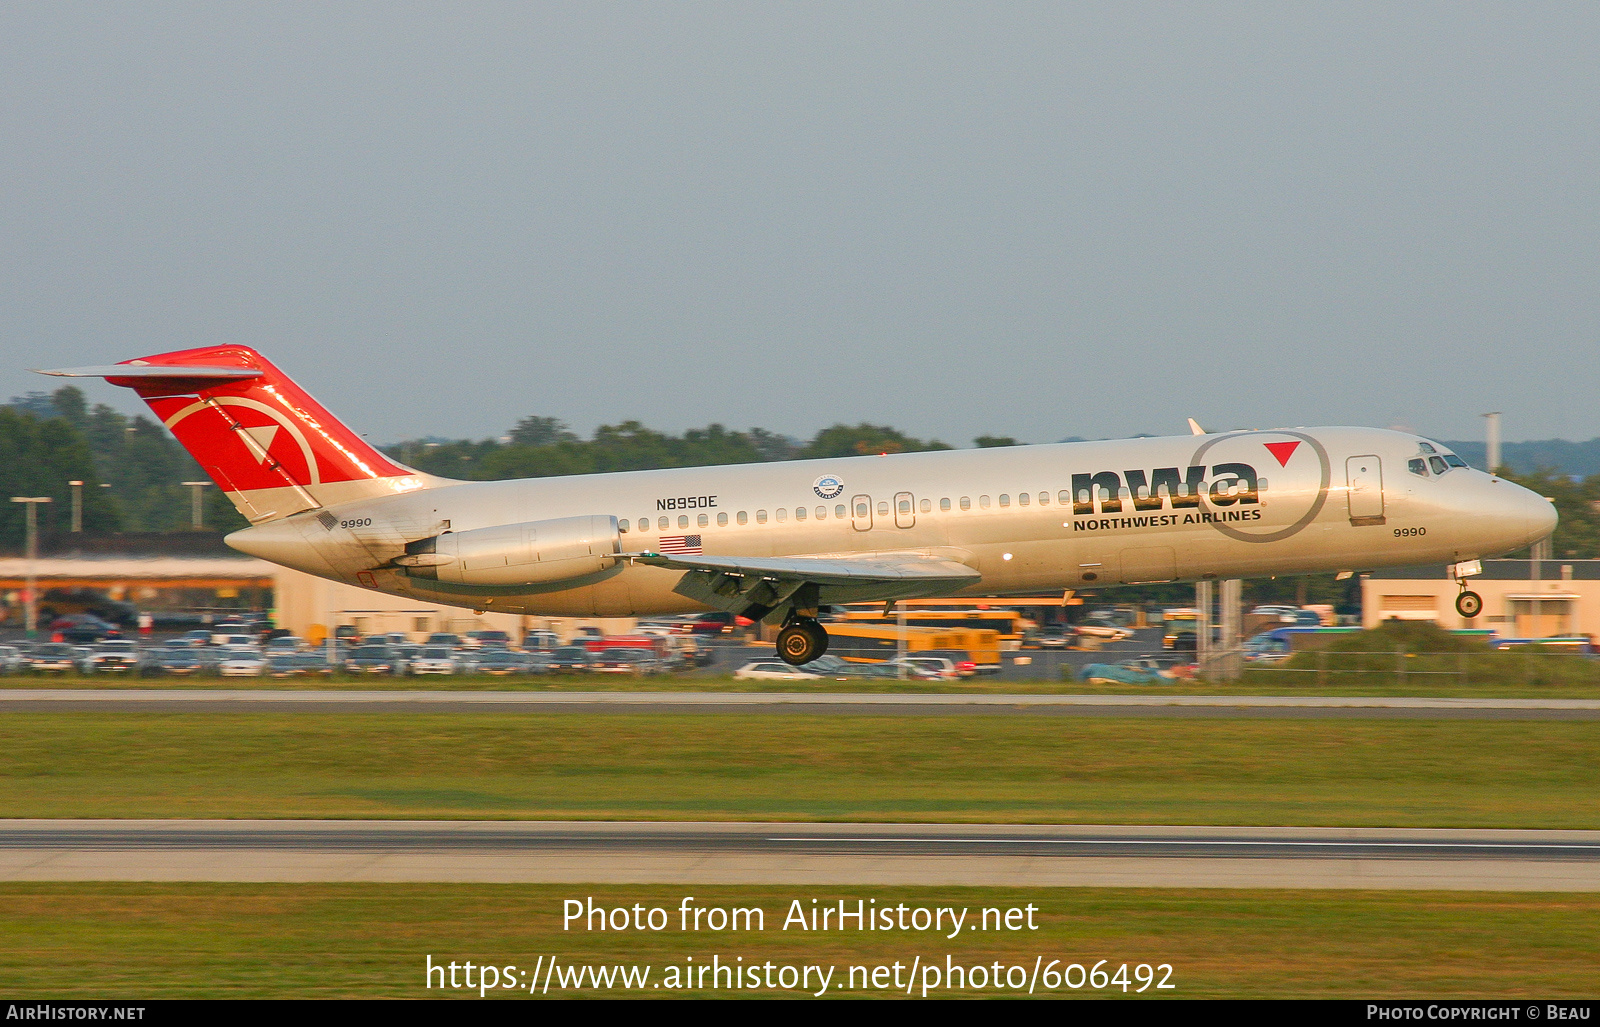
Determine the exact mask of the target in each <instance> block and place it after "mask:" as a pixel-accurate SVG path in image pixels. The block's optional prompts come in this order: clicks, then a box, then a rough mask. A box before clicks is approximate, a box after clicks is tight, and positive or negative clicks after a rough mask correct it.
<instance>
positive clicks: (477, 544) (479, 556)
mask: <svg viewBox="0 0 1600 1027" xmlns="http://www.w3.org/2000/svg"><path fill="white" fill-rule="evenodd" d="M620 552H622V536H621V535H620V534H619V533H618V531H617V519H616V518H615V517H610V516H605V517H602V516H597V515H590V516H586V517H556V518H552V519H550V520H546V521H523V522H522V523H520V524H500V525H496V526H495V527H492V528H476V529H474V530H472V531H447V532H444V533H442V534H439V535H434V536H432V537H431V538H425V539H418V540H417V541H415V542H411V543H409V544H407V545H406V555H404V556H402V557H399V558H398V559H396V560H395V563H396V564H397V565H398V566H401V567H404V568H406V573H407V574H409V575H410V576H411V577H414V578H433V579H435V580H437V581H449V582H454V583H456V584H460V585H536V584H546V583H549V582H555V581H566V580H567V579H569V578H579V577H582V576H583V575H585V574H593V573H595V572H596V571H603V570H605V569H606V568H607V567H610V566H611V565H612V563H614V562H615V559H616V554H618V553H620Z"/></svg>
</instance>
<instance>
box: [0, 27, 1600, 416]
mask: <svg viewBox="0 0 1600 1027" xmlns="http://www.w3.org/2000/svg"><path fill="white" fill-rule="evenodd" d="M1596 54H1600V5H1597V4H1594V3H1592V2H1585V3H1505V4H1475V3H1466V2H1449V3H1426V2H1409V3H1404V4H1393V3H1385V4H1366V3H1358V2H1340V3H1297V4H1282V3H1258V4H1242V3H1214V4H1155V3H1128V2H1116V3H1105V4H1092V3H1079V4H1068V3H1038V4H1022V3H1009V4H1003V3H975V4H933V3H904V4H893V3H840V4H829V3H820V2H818V3H809V2H808V3H803V4H800V3H792V4H780V3H770V2H763V3H746V4H735V3H726V4H694V3H676V2H675V3H662V4H653V3H643V2H631V3H600V2H595V0H584V2H581V3H537V4H535V3H514V4H475V3H465V2H452V3H448V4H444V3H440V4H419V5H407V4H402V3H381V4H358V3H340V4H226V3H207V4H172V3H164V2H157V0H141V2H139V3H132V4H117V3H97V4H73V3H51V4H7V5H3V6H0V197H3V202H0V358H3V359H0V398H3V397H4V396H11V395H16V394H20V393H23V392H26V391H28V390H31V389H39V388H46V389H48V388H51V387H53V384H54V383H52V382H51V381H50V380H48V379H43V378H39V377H38V376H34V375H30V374H28V373H27V371H26V368H30V367H61V366H71V365H77V364H101V363H108V362H112V361H116V360H124V359H128V358H131V357H136V356H141V355H145V354H150V353H157V352H162V351H165V350H174V349H185V348H190V347H195V346H205V345H214V344H221V343H244V344H248V345H252V346H255V347H257V348H258V349H260V350H261V351H262V352H263V353H265V354H266V355H267V356H268V357H269V358H270V359H272V360H273V361H274V362H276V363H277V364H278V365H279V366H280V367H282V368H283V369H284V370H286V371H288V372H289V373H290V374H291V375H292V376H294V377H295V378H296V380H297V381H299V382H300V383H301V384H302V385H303V386H304V387H306V388H307V389H308V390H309V391H310V392H312V393H313V394H314V395H316V396H317V397H318V398H319V399H320V400H321V401H322V402H323V404H324V405H325V406H327V407H329V409H330V410H332V411H333V412H334V413H335V414H337V415H338V416H340V417H341V418H342V419H344V420H345V421H347V422H348V423H349V424H350V425H351V426H352V427H354V428H356V430H358V431H360V432H364V433H368V434H370V435H371V437H372V438H373V440H374V441H389V440H398V439H403V438H416V437H422V436H446V437H452V438H454V437H472V438H479V437H486V436H496V435H500V434H502V433H504V432H505V431H506V430H508V429H509V428H510V426H511V425H513V424H514V423H515V422H516V421H517V420H518V419H520V418H522V417H524V416H527V415H530V414H539V415H546V416H555V417H559V418H561V419H563V420H565V421H567V422H568V423H569V424H570V425H572V426H573V428H574V429H576V430H578V431H580V432H584V433H587V432H588V431H590V430H592V429H593V428H594V427H595V426H596V425H598V424H603V423H616V422H618V421H622V420H626V419H634V420H639V421H642V422H644V423H645V424H647V425H650V426H652V427H655V428H659V429H663V430H671V431H680V430H682V429H684V428H687V427H695V426H703V425H705V424H708V423H712V422H719V423H722V424H725V425H728V426H730V427H734V428H743V427H749V426H759V427H763V428H767V429H770V430H773V431H779V432H783V433H786V434H791V435H795V436H797V437H802V438H804V437H809V436H810V435H812V434H813V433H815V432H816V430H817V429H819V428H821V427H824V426H826V425H829V424H832V423H835V422H840V421H845V422H851V423H854V422H859V421H871V422H874V423H881V424H891V425H894V426H896V427H898V428H900V429H901V430H903V431H906V432H907V433H909V434H912V435H915V436H919V437H930V436H931V437H937V438H940V439H942V440H944V441H946V442H949V443H952V444H955V445H965V444H969V440H971V439H972V438H973V437H974V436H976V435H980V434H993V435H1010V436H1014V437H1017V438H1019V439H1022V440H1024V441H1034V442H1042V441H1053V440H1055V439H1060V438H1064V437H1068V436H1085V437H1090V438H1105V437H1115V436H1120V435H1127V434H1134V433H1155V434H1168V433H1183V432H1185V431H1186V428H1185V421H1184V419H1185V418H1186V417H1194V418H1196V419H1197V420H1198V421H1200V423H1201V424H1203V425H1205V426H1206V427H1208V428H1214V429H1224V428H1239V427H1275V426H1290V425H1315V424H1369V425H1378V426H1399V427H1405V428H1409V429H1411V430H1414V431H1417V432H1420V433H1423V434H1427V435H1431V436H1434V437H1440V438H1457V439H1472V438H1479V437H1481V435H1482V423H1483V422H1482V420H1481V418H1480V417H1479V415H1480V414H1481V413H1483V412H1485V411H1489V410H1498V411H1502V412H1503V414H1504V420H1503V423H1504V435H1505V437H1506V438H1507V439H1508V440H1514V439H1538V438H1552V437H1564V438H1571V439H1587V438H1590V437H1593V436H1597V435H1600V405H1597V403H1596V402H1595V400H1596V398H1597V395H1600V60H1597V59H1596V56H1595V55H1596ZM88 391H89V392H90V395H91V399H93V400H96V401H105V402H112V403H113V404H114V405H117V406H118V407H119V408H121V409H125V410H130V411H131V410H134V409H136V401H134V400H132V397H131V396H127V395H126V394H120V390H117V389H113V388H111V387H109V386H106V385H104V384H103V383H91V384H90V385H89V386H88Z"/></svg>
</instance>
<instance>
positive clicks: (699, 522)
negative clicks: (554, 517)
mask: <svg viewBox="0 0 1600 1027" xmlns="http://www.w3.org/2000/svg"><path fill="white" fill-rule="evenodd" d="M896 502H897V504H898V512H899V513H902V514H909V513H910V512H911V500H910V499H900V500H897V501H896ZM956 502H957V503H958V504H959V505H960V507H961V509H963V510H971V509H972V497H971V496H962V497H961V498H960V499H959V500H956ZM997 502H998V504H999V506H1000V508H1001V509H1002V510H1003V509H1007V508H1009V507H1010V506H1011V495H1010V493H1002V494H1001V495H1000V496H999V497H998V499H997ZM1034 502H1035V498H1034V495H1033V494H1032V493H1029V492H1024V493H1021V494H1020V495H1018V496H1017V497H1016V503H1017V505H1018V506H1032V505H1033V504H1034ZM1037 502H1038V504H1039V505H1040V506H1049V505H1050V493H1048V492H1040V493H1039V494H1038V498H1037ZM1056 502H1057V503H1059V504H1060V505H1062V506H1067V505H1070V504H1071V503H1072V493H1071V492H1069V491H1067V490H1066V489H1062V490H1061V491H1060V492H1058V493H1056ZM990 505H991V504H990V500H989V497H988V496H979V497H978V509H980V510H987V509H989V508H990ZM877 506H878V511H877V512H878V516H879V517H888V516H889V504H888V503H887V502H885V501H880V502H879V503H878V504H877ZM950 508H951V501H950V500H949V499H941V500H939V510H940V511H941V512H943V513H948V512H949V511H950ZM917 509H919V510H920V511H921V512H923V513H932V512H933V500H931V499H924V500H921V501H920V502H918V503H917ZM871 513H872V511H871V510H870V509H868V507H867V504H866V503H864V502H863V503H857V504H856V510H855V516H856V518H857V519H858V520H866V519H867V517H868V516H870V514H871ZM793 516H794V519H795V520H797V521H804V520H818V521H825V520H827V519H828V516H829V513H828V508H827V507H825V506H818V507H814V508H810V509H808V508H807V507H803V506H797V507H795V508H794V512H793ZM832 516H833V517H834V519H835V520H841V521H842V520H844V519H845V518H846V517H849V516H850V507H849V506H848V505H846V504H844V503H840V504H839V505H837V506H835V507H834V508H833V514H832ZM772 517H773V520H775V521H776V522H777V523H779V524H783V523H784V522H786V521H787V520H788V519H789V517H790V511H789V510H788V509H786V508H783V507H779V508H778V509H777V510H774V511H773V513H772ZM733 519H734V521H735V522H737V523H739V524H749V523H750V515H749V514H748V513H747V512H746V511H744V510H740V511H739V512H738V513H737V514H735V515H734V517H733ZM756 523H757V524H765V523H767V511H765V510H757V511H756ZM672 526H673V519H672V518H671V517H665V516H663V517H657V518H656V530H657V531H667V530H669V529H671V528H672ZM677 526H678V527H679V528H687V527H689V515H688V514H679V515H678V518H677ZM695 526H696V527H701V528H709V527H710V526H711V515H710V514H697V515H696V516H695ZM727 526H728V515H727V514H726V513H719V514H717V527H719V528H726V527H727ZM617 527H619V528H621V529H622V530H623V531H631V530H633V525H632V524H630V523H629V521H628V518H626V517H624V518H622V519H621V520H620V521H618V522H617ZM638 528H639V530H640V531H649V530H650V518H648V517H641V518H639V521H638Z"/></svg>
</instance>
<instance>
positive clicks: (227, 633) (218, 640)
mask: <svg viewBox="0 0 1600 1027" xmlns="http://www.w3.org/2000/svg"><path fill="white" fill-rule="evenodd" d="M235 635H245V636H249V637H247V638H246V639H245V641H246V642H251V641H254V632H252V631H251V630H250V625H248V624H246V623H245V622H244V621H242V620H235V619H232V618H230V619H228V620H223V621H218V622H217V623H215V624H213V625H211V644H212V645H238V644H239V643H238V642H235V641H233V636H235Z"/></svg>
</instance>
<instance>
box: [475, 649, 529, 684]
mask: <svg viewBox="0 0 1600 1027" xmlns="http://www.w3.org/2000/svg"><path fill="white" fill-rule="evenodd" d="M475 662H476V664H477V666H475V667H474V668H473V673H475V674H493V675H494V676H495V677H511V676H514V675H519V674H530V673H532V663H531V662H530V661H529V660H528V654H527V653H519V652H513V651H512V650H510V649H502V648H500V647H499V646H485V647H484V648H483V649H480V650H479V651H478V653H477V655H476V657H475Z"/></svg>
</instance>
